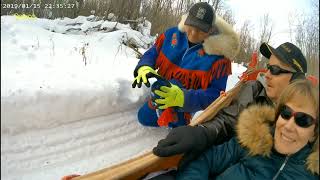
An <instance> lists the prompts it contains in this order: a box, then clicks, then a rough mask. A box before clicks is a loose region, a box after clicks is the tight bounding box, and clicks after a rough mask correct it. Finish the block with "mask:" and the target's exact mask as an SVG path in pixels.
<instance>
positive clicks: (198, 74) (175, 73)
mask: <svg viewBox="0 0 320 180" xmlns="http://www.w3.org/2000/svg"><path fill="white" fill-rule="evenodd" d="M155 67H156V69H157V68H159V70H158V73H159V74H160V75H161V76H163V77H165V78H166V79H169V80H170V79H172V78H174V79H178V80H179V81H180V82H181V83H182V84H183V86H184V87H185V88H186V89H200V88H201V89H204V90H205V89H207V88H208V86H209V84H210V83H211V81H212V79H213V78H215V79H219V78H220V77H223V76H226V75H230V74H231V61H230V60H229V59H227V58H224V59H220V60H218V61H216V62H214V63H213V65H212V66H211V68H210V70H209V71H201V70H190V69H184V68H181V67H179V66H177V65H175V64H174V63H172V62H171V61H170V60H169V59H168V58H167V57H166V56H165V55H164V54H163V53H162V52H161V51H160V52H159V56H158V58H157V60H156V66H155Z"/></svg>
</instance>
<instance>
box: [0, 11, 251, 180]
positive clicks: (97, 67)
mask: <svg viewBox="0 0 320 180" xmlns="http://www.w3.org/2000/svg"><path fill="white" fill-rule="evenodd" d="M92 18H93V17H92V16H91V17H78V18H76V19H68V18H66V19H64V20H60V19H56V20H47V19H24V20H17V19H16V18H15V17H14V16H1V51H2V53H1V162H2V163H1V172H2V173H1V179H6V180H13V179H17V180H18V179H19V180H27V179H28V180H30V179H32V180H40V179H41V180H42V179H59V178H61V177H62V176H64V175H67V174H73V173H78V174H85V173H88V172H92V171H95V170H98V169H101V168H104V167H106V166H110V165H112V164H116V163H119V162H121V161H124V160H127V159H130V158H132V157H135V156H137V155H140V154H142V153H144V152H146V151H149V150H151V149H152V147H154V146H155V145H156V143H157V141H158V140H159V139H161V138H163V137H165V136H166V134H167V133H168V131H169V130H168V129H166V128H146V127H142V126H141V125H140V124H138V122H137V120H136V113H137V110H138V107H139V106H140V105H141V104H142V103H143V101H144V99H145V98H146V97H147V95H148V89H147V88H142V89H132V88H131V83H132V80H133V70H134V68H135V65H136V64H137V62H138V59H137V58H136V54H135V52H134V51H133V50H132V49H130V48H128V47H127V46H125V45H123V44H122V42H124V41H128V40H134V42H135V43H136V45H137V46H138V47H140V48H144V49H140V50H141V52H143V51H145V50H146V48H148V46H149V45H150V44H152V42H153V41H154V39H155V37H152V36H150V34H149V33H150V27H151V26H150V24H148V23H146V26H144V25H140V26H139V27H140V30H139V31H136V30H133V29H131V28H130V26H129V25H126V24H120V23H116V22H109V21H103V20H100V21H92ZM244 70H245V68H244V67H242V66H240V65H237V64H233V66H232V71H233V75H232V76H230V78H229V80H228V85H227V89H229V88H231V87H232V86H233V85H234V84H235V83H236V82H237V81H238V78H237V76H238V75H239V74H240V73H242V72H243V71H244ZM119 154H121V156H120V155H119Z"/></svg>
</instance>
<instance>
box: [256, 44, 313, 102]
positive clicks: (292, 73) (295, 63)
mask: <svg viewBox="0 0 320 180" xmlns="http://www.w3.org/2000/svg"><path fill="white" fill-rule="evenodd" d="M260 52H261V54H262V55H263V56H265V57H266V58H268V59H269V63H268V64H267V69H268V72H267V73H266V75H265V78H266V85H265V86H266V87H265V88H266V93H267V95H268V97H269V98H270V99H271V100H273V101H275V100H276V99H278V96H279V95H280V93H281V91H282V90H283V89H284V88H285V87H286V86H287V85H288V84H289V82H291V81H293V80H295V79H301V78H305V74H306V73H307V69H308V68H307V61H306V59H305V57H304V55H303V54H302V52H301V50H300V49H299V48H298V47H297V46H295V45H294V44H292V43H289V42H286V43H283V44H281V45H280V46H278V47H277V48H276V49H275V48H273V47H272V46H270V45H268V44H267V43H262V45H261V46H260Z"/></svg>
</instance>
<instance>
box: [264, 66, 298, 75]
mask: <svg viewBox="0 0 320 180" xmlns="http://www.w3.org/2000/svg"><path fill="white" fill-rule="evenodd" d="M267 69H268V70H269V71H270V73H271V74H272V75H279V74H283V73H294V72H291V71H288V70H285V69H282V68H281V67H279V66H277V65H270V64H267Z"/></svg>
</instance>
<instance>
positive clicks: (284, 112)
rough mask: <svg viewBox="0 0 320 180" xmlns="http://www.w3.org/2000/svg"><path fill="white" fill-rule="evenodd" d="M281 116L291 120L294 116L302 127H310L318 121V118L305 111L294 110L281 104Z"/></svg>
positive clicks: (295, 120)
mask: <svg viewBox="0 0 320 180" xmlns="http://www.w3.org/2000/svg"><path fill="white" fill-rule="evenodd" d="M280 116H281V117H282V118H283V119H285V120H289V119H290V118H291V117H292V116H293V117H294V122H295V123H296V124H297V125H298V126H300V127H302V128H307V127H310V126H311V125H312V124H314V123H315V122H316V120H315V119H314V118H313V117H312V116H311V115H309V114H306V113H303V112H294V111H293V110H292V109H291V108H290V107H288V106H286V105H283V106H281V108H280Z"/></svg>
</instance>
